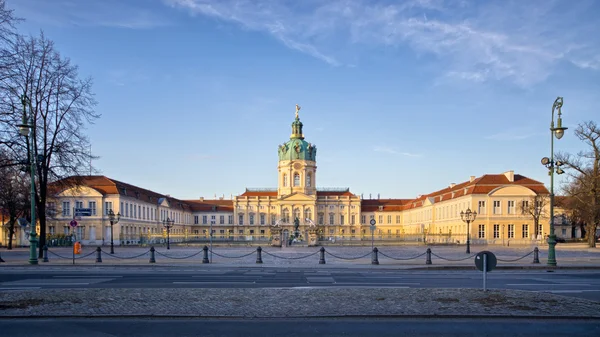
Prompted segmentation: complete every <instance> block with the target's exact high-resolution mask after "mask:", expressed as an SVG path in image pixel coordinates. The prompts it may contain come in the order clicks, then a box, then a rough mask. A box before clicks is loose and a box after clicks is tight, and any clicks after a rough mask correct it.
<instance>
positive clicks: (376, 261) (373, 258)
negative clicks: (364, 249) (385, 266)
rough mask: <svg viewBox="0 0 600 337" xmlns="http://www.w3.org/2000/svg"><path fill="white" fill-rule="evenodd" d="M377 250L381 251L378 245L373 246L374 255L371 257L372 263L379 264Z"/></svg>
mask: <svg viewBox="0 0 600 337" xmlns="http://www.w3.org/2000/svg"><path fill="white" fill-rule="evenodd" d="M377 252H379V250H378V249H377V247H375V248H373V255H372V259H371V264H379V259H378V258H377Z"/></svg>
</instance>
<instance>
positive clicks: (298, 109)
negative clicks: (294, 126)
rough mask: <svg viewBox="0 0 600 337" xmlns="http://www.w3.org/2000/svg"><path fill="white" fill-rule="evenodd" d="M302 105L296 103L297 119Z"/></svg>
mask: <svg viewBox="0 0 600 337" xmlns="http://www.w3.org/2000/svg"><path fill="white" fill-rule="evenodd" d="M300 109H301V107H300V106H299V105H298V104H296V119H298V111H300Z"/></svg>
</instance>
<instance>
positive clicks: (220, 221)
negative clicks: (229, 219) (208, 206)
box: [219, 215, 225, 225]
mask: <svg viewBox="0 0 600 337" xmlns="http://www.w3.org/2000/svg"><path fill="white" fill-rule="evenodd" d="M219 223H220V224H221V225H224V224H225V216H224V215H219Z"/></svg>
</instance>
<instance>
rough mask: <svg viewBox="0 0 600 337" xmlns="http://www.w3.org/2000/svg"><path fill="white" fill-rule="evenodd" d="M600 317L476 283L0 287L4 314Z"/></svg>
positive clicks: (595, 306) (579, 303) (597, 305)
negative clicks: (470, 286) (455, 286)
mask: <svg viewBox="0 0 600 337" xmlns="http://www.w3.org/2000/svg"><path fill="white" fill-rule="evenodd" d="M103 316H104V317H106V316H110V317H126V316H164V317H185V316H189V317H260V318H275V317H344V316H379V317H381V316H384V317H390V316H436V317H444V316H445V317H469V316H500V317H502V316H506V317H521V318H522V317H562V318H567V317H571V318H600V302H592V301H588V300H584V299H576V298H566V297H562V296H548V294H541V293H534V292H526V291H507V290H493V291H487V292H484V291H483V290H476V289H398V288H385V289H383V288H360V289H340V288H334V289H325V288H302V289H289V288H285V289H283V288H270V289H264V288H263V289H68V290H64V289H63V290H54V289H51V290H50V289H46V290H43V291H31V290H26V291H23V290H22V291H15V292H2V293H0V317H61V318H65V317H103Z"/></svg>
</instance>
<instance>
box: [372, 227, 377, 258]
mask: <svg viewBox="0 0 600 337" xmlns="http://www.w3.org/2000/svg"><path fill="white" fill-rule="evenodd" d="M375 224H377V222H376V221H375V219H371V251H373V240H374V239H375V229H377V226H375Z"/></svg>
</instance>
